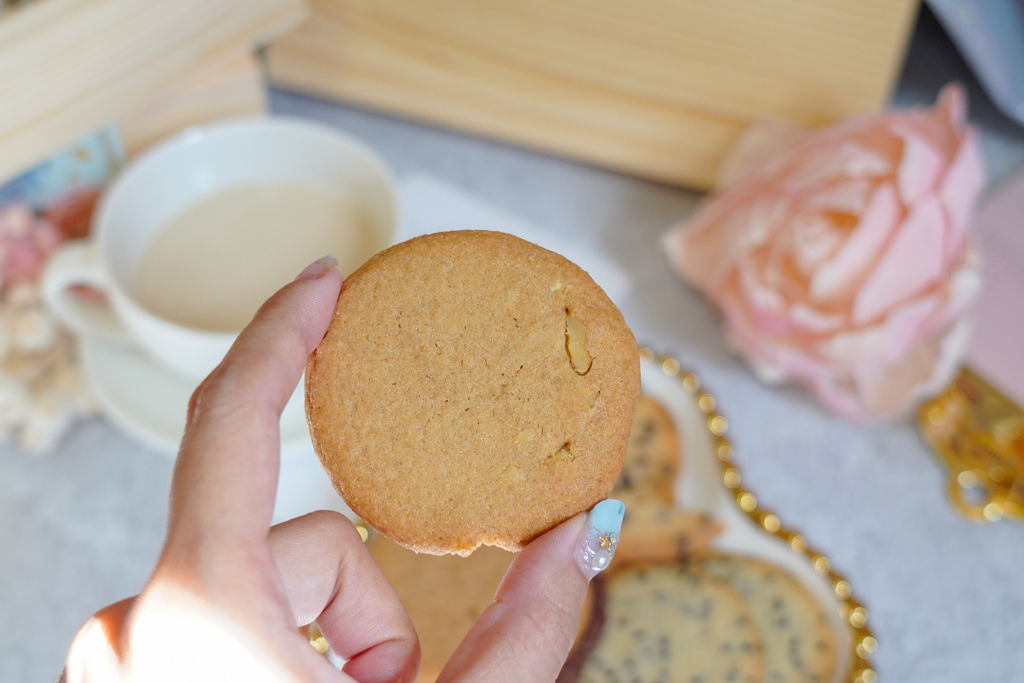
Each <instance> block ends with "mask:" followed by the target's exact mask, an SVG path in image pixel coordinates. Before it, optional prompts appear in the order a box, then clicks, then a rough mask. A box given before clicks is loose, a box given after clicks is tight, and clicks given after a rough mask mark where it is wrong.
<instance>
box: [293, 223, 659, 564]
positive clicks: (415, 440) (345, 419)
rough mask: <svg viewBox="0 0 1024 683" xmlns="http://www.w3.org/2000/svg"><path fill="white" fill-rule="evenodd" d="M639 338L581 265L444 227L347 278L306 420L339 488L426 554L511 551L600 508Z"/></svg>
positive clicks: (627, 421) (364, 513)
mask: <svg viewBox="0 0 1024 683" xmlns="http://www.w3.org/2000/svg"><path fill="white" fill-rule="evenodd" d="M639 386H640V370H639V357H638V354H637V347H636V341H635V339H634V338H633V334H632V332H631V331H630V330H629V328H628V327H627V326H626V323H625V321H624V320H623V318H622V314H621V313H620V312H619V310H618V309H617V308H616V307H615V305H614V304H613V303H612V302H611V301H610V300H609V299H608V297H607V295H605V293H604V291H602V290H601V288H600V287H599V286H598V285H597V284H596V283H594V281H593V280H592V279H591V278H590V276H589V275H587V273H586V272H584V271H583V270H582V269H580V268H579V267H578V266H576V265H575V264H573V263H572V262H570V261H568V260H567V259H565V258H564V257H562V256H560V255H558V254H555V253H554V252H551V251H548V250H546V249H542V248H541V247H538V246H537V245H534V244H531V243H529V242H526V241H523V240H521V239H518V238H516V237H513V236H511V235H506V234H503V233H497V232H485V231H459V232H446V233H436V234H433V235H425V236H422V237H417V238H414V239H412V240H409V241H407V242H403V243H401V244H398V245H395V246H393V247H391V248H389V249H387V250H385V251H383V252H381V253H380V254H378V255H376V256H374V257H373V258H371V259H370V260H369V261H368V262H367V263H366V264H364V265H363V266H362V267H361V268H360V269H359V270H357V271H356V272H355V273H353V274H352V275H351V276H349V277H348V278H347V279H346V280H345V283H344V285H343V287H342V290H341V294H340V296H339V298H338V303H337V306H336V309H335V312H334V317H333V319H332V321H331V324H330V327H329V329H328V330H327V334H326V335H325V336H324V339H323V341H322V342H321V344H320V346H319V347H318V348H317V349H316V351H314V352H313V354H312V355H311V356H310V359H309V362H308V365H307V372H306V415H307V419H308V422H309V426H310V434H311V436H312V440H313V445H314V448H315V450H316V452H317V455H318V456H319V457H320V460H321V462H322V463H323V465H324V467H325V469H326V470H327V472H328V473H329V475H330V477H331V480H332V482H333V483H334V486H335V488H336V489H337V490H338V492H339V493H340V494H341V495H342V497H343V498H344V499H345V501H346V503H348V505H349V506H350V507H351V508H352V510H354V511H355V512H356V513H357V514H358V515H360V516H361V517H363V518H364V519H365V520H366V521H367V522H369V523H370V524H372V525H373V526H374V527H375V528H376V529H377V530H378V531H380V532H381V533H383V534H385V535H386V536H388V537H389V538H391V539H392V540H394V541H396V542H398V543H400V544H402V545H404V546H406V547H408V548H411V549H413V550H417V551H419V552H426V553H434V554H443V553H459V554H468V553H470V552H472V551H473V550H474V549H475V548H477V547H478V546H480V545H494V546H499V547H502V548H505V549H508V550H518V549H519V548H521V547H522V546H523V544H525V543H527V542H529V541H530V540H531V539H533V538H534V537H536V536H537V535H539V534H541V533H543V532H544V531H546V530H547V529H550V528H551V527H552V526H554V525H556V524H558V523H559V522H561V521H563V520H565V519H567V518H568V517H571V516H572V515H574V514H576V513H577V512H580V511H582V510H586V509H588V508H590V507H591V506H593V505H594V504H595V503H597V502H598V501H600V500H601V499H602V498H605V497H607V495H608V493H609V491H610V490H611V489H612V486H613V484H614V483H615V479H616V477H617V476H618V474H619V471H620V470H621V468H622V459H623V456H624V453H625V448H626V441H627V440H628V438H629V432H630V425H631V422H632V417H633V406H634V403H635V401H636V396H637V393H638V392H639Z"/></svg>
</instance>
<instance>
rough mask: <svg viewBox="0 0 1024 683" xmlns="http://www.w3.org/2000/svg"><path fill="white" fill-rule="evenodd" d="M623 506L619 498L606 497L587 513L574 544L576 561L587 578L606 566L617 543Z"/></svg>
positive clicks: (590, 577)
mask: <svg viewBox="0 0 1024 683" xmlns="http://www.w3.org/2000/svg"><path fill="white" fill-rule="evenodd" d="M625 514H626V506H625V504H624V503H623V502H622V501H621V500H615V499H614V498H607V499H605V500H602V501H601V502H600V503H598V504H597V505H595V506H594V507H593V508H592V509H591V510H590V514H589V515H587V527H586V529H584V530H583V535H582V536H581V537H580V540H579V541H578V542H577V544H576V562H577V563H578V564H579V566H580V571H582V572H583V574H584V576H586V577H587V578H588V579H592V578H594V576H596V575H597V574H598V573H600V572H602V571H604V570H605V569H607V568H608V563H610V562H611V561H612V557H614V556H615V549H616V548H617V547H618V545H619V531H620V530H621V529H622V518H623V516H624V515H625Z"/></svg>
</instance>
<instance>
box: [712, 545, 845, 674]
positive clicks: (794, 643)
mask: <svg viewBox="0 0 1024 683" xmlns="http://www.w3.org/2000/svg"><path fill="white" fill-rule="evenodd" d="M696 566H697V567H699V568H700V569H701V570H703V571H706V572H708V573H710V574H712V575H713V576H716V577H718V578H720V579H722V580H723V581H725V582H727V583H728V584H729V585H730V586H732V587H733V588H734V589H735V590H736V592H738V593H739V594H740V595H741V596H742V597H743V599H744V601H746V603H747V605H748V606H749V607H750V611H751V615H752V617H753V619H754V623H755V625H756V626H757V628H758V630H760V631H761V633H763V634H764V652H765V666H766V668H765V677H764V680H765V681H766V683H828V682H829V681H831V680H832V678H833V675H834V673H835V671H834V668H835V662H836V642H835V634H834V632H833V631H832V629H831V628H830V627H829V624H828V621H827V617H826V614H825V610H824V608H823V607H822V605H821V603H819V602H818V601H817V600H816V599H815V598H814V596H813V595H812V594H811V593H810V592H809V591H808V590H807V589H806V588H805V587H804V586H803V585H801V584H800V582H799V581H797V580H796V579H795V578H793V576H791V575H790V574H789V573H788V572H786V571H785V570H784V569H781V568H780V567H777V566H775V565H773V564H771V563H769V562H766V561H764V560H761V559H757V558H751V557H744V556H738V555H718V556H711V557H706V558H701V559H699V560H698V561H697V562H696Z"/></svg>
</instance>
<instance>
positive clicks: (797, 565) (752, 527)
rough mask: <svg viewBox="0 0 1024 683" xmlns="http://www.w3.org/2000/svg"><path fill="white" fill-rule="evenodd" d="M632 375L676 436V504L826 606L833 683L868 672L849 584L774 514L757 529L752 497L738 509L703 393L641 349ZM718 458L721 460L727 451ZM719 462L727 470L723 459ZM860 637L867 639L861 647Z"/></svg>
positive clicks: (718, 542) (725, 546)
mask: <svg viewBox="0 0 1024 683" xmlns="http://www.w3.org/2000/svg"><path fill="white" fill-rule="evenodd" d="M640 376H641V386H642V390H643V392H644V393H646V394H648V395H650V396H652V397H653V398H655V399H657V400H659V401H660V402H661V403H662V404H663V405H664V406H665V408H666V410H668V412H669V414H670V415H671V416H672V418H673V420H674V421H675V423H676V425H677V426H678V428H679V431H680V432H681V434H682V441H683V453H684V466H683V467H682V468H681V470H682V471H681V473H680V476H679V480H678V481H677V482H676V500H678V501H679V502H680V505H681V506H683V507H685V508H687V509H696V510H700V511H703V512H705V513H707V514H709V515H711V516H712V517H713V518H715V519H717V520H718V521H720V522H721V523H722V524H723V525H724V527H725V529H724V531H723V532H722V533H721V534H720V535H719V536H718V537H717V538H716V539H715V540H714V541H713V543H712V547H713V548H714V549H715V550H719V551H722V552H729V553H738V554H744V555H752V556H756V557H760V558H764V559H766V560H768V561H770V562H772V563H774V564H776V565H778V566H779V567H782V568H783V569H785V570H787V571H788V572H789V573H790V574H792V575H793V576H794V577H796V578H797V579H798V580H800V581H801V582H802V583H803V584H804V585H805V586H806V587H807V588H808V589H809V590H810V591H811V593H812V594H813V595H814V596H815V597H816V598H817V599H818V600H819V601H821V603H822V604H824V605H827V606H828V609H827V610H826V612H827V614H828V615H829V617H830V620H829V623H830V625H831V627H832V629H833V631H834V632H835V635H836V642H837V643H838V644H839V647H838V648H837V650H838V652H837V658H836V675H835V677H834V679H833V681H834V683H841V682H843V681H849V680H854V679H855V678H856V674H858V673H859V672H861V671H863V669H865V668H867V667H870V664H869V662H868V661H867V660H866V659H864V658H863V657H862V656H861V654H858V653H857V649H856V646H857V645H861V651H862V652H863V653H864V654H869V651H870V650H871V649H873V648H874V646H875V640H874V637H873V636H872V635H871V633H870V631H868V630H867V628H866V627H862V628H858V629H854V628H852V627H851V626H850V625H849V619H850V613H851V610H853V609H857V610H858V612H857V615H856V616H854V621H857V622H858V623H859V620H860V618H861V616H864V618H865V619H866V613H865V612H864V611H863V608H862V607H861V606H860V605H859V604H858V603H855V602H854V601H853V600H852V599H851V598H850V597H849V591H850V587H849V583H848V582H846V580H845V579H844V578H843V577H841V576H839V575H837V574H835V573H834V572H832V571H831V570H830V569H829V567H828V564H827V560H826V559H824V558H823V557H822V558H821V559H819V560H818V561H817V564H818V568H817V569H816V568H815V559H816V558H819V557H820V556H819V555H817V554H815V553H812V552H810V551H807V550H804V546H803V544H802V543H800V542H799V541H798V542H797V549H794V548H793V547H791V545H790V544H789V543H788V542H787V541H786V540H785V534H787V533H793V532H792V531H789V530H787V529H786V528H785V524H784V523H783V522H781V521H779V520H778V517H777V516H775V515H771V517H772V519H769V520H768V522H767V524H766V526H768V527H769V528H771V529H773V530H775V533H769V532H768V531H765V529H764V528H762V526H761V525H760V524H758V523H757V521H755V520H756V519H762V518H763V515H765V514H771V513H767V512H765V511H764V510H763V509H760V504H759V503H757V502H756V497H753V496H751V497H750V498H749V499H744V500H745V503H746V504H747V506H748V507H750V508H751V509H750V511H749V512H745V511H744V510H742V509H741V508H740V506H739V503H738V501H739V499H740V498H741V497H743V494H744V493H750V492H749V491H747V490H746V489H739V488H735V489H733V490H730V489H729V488H727V487H726V485H725V483H724V479H723V464H722V462H721V460H720V458H719V456H718V455H716V448H718V447H719V446H720V445H722V444H725V447H726V448H729V446H728V445H727V442H726V440H725V439H724V438H722V437H721V436H720V437H716V435H715V434H713V433H712V429H713V428H714V429H716V430H718V431H719V432H720V434H721V435H722V436H724V428H725V424H726V423H725V422H724V418H720V421H719V422H716V423H715V424H714V425H713V426H712V425H711V424H710V421H711V420H712V419H713V418H714V417H715V416H716V415H717V413H715V407H714V404H715V401H714V398H713V397H711V396H710V394H707V396H708V398H707V399H705V406H704V407H705V410H702V409H701V406H700V405H699V404H698V398H699V396H700V395H701V393H703V392H702V391H701V390H700V389H699V380H698V379H697V378H696V376H694V375H693V374H692V373H687V372H686V371H685V370H683V369H681V368H680V366H679V363H678V362H677V361H675V360H674V359H672V358H665V357H656V356H655V355H654V354H653V353H651V352H650V351H647V350H644V351H642V352H641V363H640ZM684 380H685V381H684ZM725 457H726V458H727V459H728V455H727V454H726V456H725ZM727 465H728V466H731V467H735V465H734V464H732V463H731V462H729V463H727ZM737 471H738V470H737ZM759 515H760V517H759ZM801 538H802V537H801ZM836 582H842V583H841V585H840V588H839V590H838V593H839V594H843V595H845V596H846V597H843V598H840V597H838V596H837V590H836V588H835V585H836ZM865 638H867V639H868V641H867V644H866V650H865V645H864V644H863V640H864V639H865ZM869 676H870V674H869Z"/></svg>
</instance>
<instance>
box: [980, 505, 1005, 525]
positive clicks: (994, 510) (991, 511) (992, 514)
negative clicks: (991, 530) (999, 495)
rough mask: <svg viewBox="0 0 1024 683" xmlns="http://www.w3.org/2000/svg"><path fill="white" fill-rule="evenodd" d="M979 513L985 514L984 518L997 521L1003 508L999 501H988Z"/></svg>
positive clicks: (1001, 515)
mask: <svg viewBox="0 0 1024 683" xmlns="http://www.w3.org/2000/svg"><path fill="white" fill-rule="evenodd" d="M981 513H982V514H983V515H985V519H987V520H988V521H990V522H998V521H999V520H1000V519H1002V518H1003V508H1002V507H1001V506H1000V505H999V503H988V504H987V505H986V506H985V507H983V508H982V509H981Z"/></svg>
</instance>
